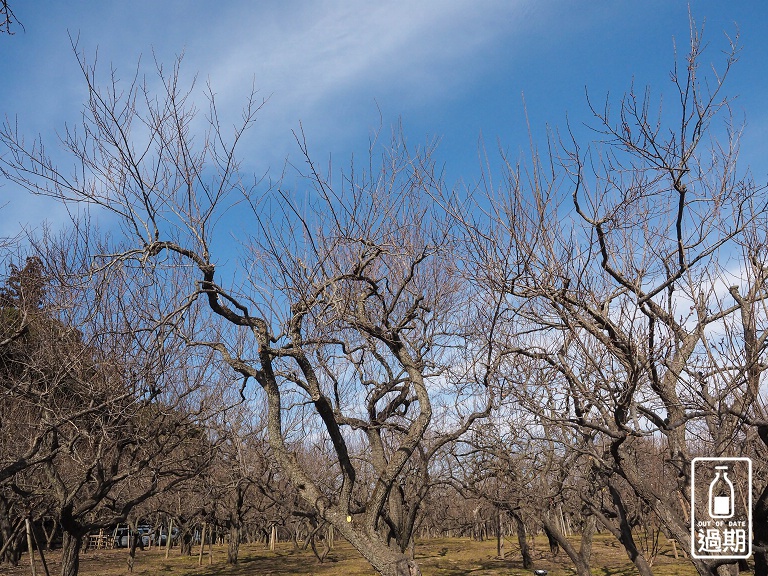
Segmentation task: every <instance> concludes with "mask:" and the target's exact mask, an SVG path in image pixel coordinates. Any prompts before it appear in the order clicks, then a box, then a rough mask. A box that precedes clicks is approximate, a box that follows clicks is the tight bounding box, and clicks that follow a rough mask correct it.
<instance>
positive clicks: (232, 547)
mask: <svg viewBox="0 0 768 576" xmlns="http://www.w3.org/2000/svg"><path fill="white" fill-rule="evenodd" d="M239 553H240V526H239V525H238V524H235V523H232V524H230V525H229V546H228V547H227V564H237V557H238V554H239Z"/></svg>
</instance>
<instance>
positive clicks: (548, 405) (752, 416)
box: [457, 26, 768, 574]
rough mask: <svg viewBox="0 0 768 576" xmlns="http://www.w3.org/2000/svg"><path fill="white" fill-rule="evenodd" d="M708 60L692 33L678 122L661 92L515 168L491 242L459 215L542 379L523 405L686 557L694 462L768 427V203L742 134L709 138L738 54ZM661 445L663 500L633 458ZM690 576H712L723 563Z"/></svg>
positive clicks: (489, 230) (732, 450)
mask: <svg viewBox="0 0 768 576" xmlns="http://www.w3.org/2000/svg"><path fill="white" fill-rule="evenodd" d="M702 50H703V44H702V41H701V37H700V34H699V33H698V31H697V30H696V28H695V26H692V34H691V51H690V53H689V54H688V55H687V56H686V57H685V58H684V59H683V61H682V62H681V65H680V66H679V67H676V68H675V69H674V70H673V73H672V81H673V87H674V90H675V94H674V95H675V98H673V99H672V105H671V106H672V107H674V113H673V111H672V109H671V108H670V107H665V108H664V109H663V110H662V109H660V108H656V106H655V104H654V102H653V98H652V97H651V94H650V90H648V91H645V92H644V93H640V94H638V93H637V92H635V90H634V88H633V89H632V90H631V91H630V92H629V93H628V94H626V95H625V97H624V98H623V99H622V100H621V102H620V104H619V106H618V111H617V112H616V113H615V115H614V111H612V109H611V107H610V105H609V103H608V102H606V104H605V105H604V106H600V107H598V106H596V105H594V104H592V103H591V102H590V106H591V109H592V111H593V113H594V117H595V120H596V123H597V127H596V128H595V130H596V133H597V134H598V138H599V141H597V142H595V143H594V144H592V145H590V146H589V147H587V148H584V147H582V146H580V145H579V144H578V142H577V141H576V139H575V138H574V139H573V140H572V141H571V142H569V143H567V144H566V145H564V146H563V147H562V148H560V149H559V150H561V152H554V144H553V148H552V149H551V154H550V155H549V156H547V155H544V154H539V153H538V152H537V151H536V150H534V151H533V152H534V158H533V160H532V164H531V165H529V166H528V167H523V166H521V165H519V164H514V163H512V162H507V171H506V175H505V186H504V190H503V191H502V192H498V191H497V190H494V189H492V188H491V187H490V186H488V188H487V191H488V194H487V200H486V201H487V202H490V206H491V214H490V218H489V223H488V225H487V226H484V227H482V228H480V227H478V226H476V225H475V224H474V222H473V221H471V220H470V218H469V217H468V216H466V215H462V214H460V213H458V211H457V214H458V217H459V218H460V221H462V222H464V223H465V224H466V225H467V228H468V229H469V230H471V232H472V234H474V236H475V238H476V239H477V240H476V241H475V242H474V244H472V245H471V247H472V249H473V252H474V255H475V262H476V265H477V268H478V270H480V271H483V272H482V273H479V274H484V275H485V276H484V277H481V281H482V282H484V283H486V284H487V285H489V286H492V287H494V288H495V289H496V290H498V291H500V292H503V293H504V294H506V295H507V296H508V302H509V307H510V309H513V310H514V311H515V315H514V318H515V319H514V322H512V323H510V324H509V327H508V332H507V334H505V335H504V338H505V340H506V342H507V343H508V351H509V353H510V354H512V355H514V356H517V357H518V358H521V359H524V361H525V362H526V363H529V362H530V363H532V364H533V366H534V367H535V369H536V370H537V371H539V373H540V374H542V377H541V378H540V379H538V380H537V382H536V383H534V384H533V385H532V386H529V387H528V388H527V389H523V390H521V392H524V395H525V398H527V400H526V402H527V405H528V406H529V407H531V408H532V409H533V410H534V413H536V414H537V415H538V417H539V418H540V419H541V422H542V423H543V424H546V423H547V422H558V423H561V424H563V425H565V426H569V427H572V428H573V429H574V430H576V431H579V434H577V435H576V436H575V438H589V439H590V442H588V443H586V442H582V441H581V440H579V442H578V443H575V444H574V443H572V444H571V446H572V449H576V450H580V451H581V452H582V453H583V454H584V456H585V457H586V456H588V457H591V458H592V461H593V462H594V463H595V464H596V465H597V466H598V468H599V470H600V476H601V477H602V478H607V479H608V482H609V485H610V484H611V483H613V481H612V480H610V479H611V478H612V475H617V476H618V477H620V479H621V482H626V485H628V486H631V488H632V490H633V491H634V492H635V494H636V495H637V496H638V497H639V498H640V499H641V500H642V501H643V502H644V503H645V505H647V506H648V507H649V508H650V509H651V510H652V511H653V513H654V514H655V515H656V516H657V517H658V518H659V519H660V521H661V522H663V524H664V526H665V527H666V529H667V530H668V531H669V533H670V534H671V536H672V537H674V538H676V539H677V540H678V541H679V542H681V543H683V544H684V546H685V547H686V548H690V546H689V545H690V532H689V523H688V519H687V516H686V514H687V510H688V508H689V507H690V504H689V495H688V492H689V486H688V484H689V481H690V478H689V470H690V462H691V458H692V457H693V456H695V455H697V454H698V453H700V451H701V450H702V449H706V450H707V452H708V453H710V454H712V455H722V454H730V455H739V454H741V453H742V450H743V449H744V446H745V444H744V442H743V440H744V437H745V434H747V435H748V432H747V428H745V425H747V424H750V423H755V424H761V423H762V422H763V420H762V418H763V416H762V414H763V409H762V408H761V406H760V404H761V401H760V399H759V393H758V388H757V386H758V381H759V375H760V374H761V373H762V371H763V370H764V364H763V363H762V361H761V360H760V358H762V357H763V356H762V355H763V354H764V350H765V337H764V334H765V332H764V331H762V332H760V331H758V332H756V331H755V325H756V324H755V323H756V322H758V323H763V320H762V319H760V320H756V317H755V315H756V314H758V311H760V312H762V310H763V308H764V302H765V299H766V295H767V294H768V293H766V286H765V282H764V279H763V277H762V275H761V274H760V273H759V270H757V269H755V268H754V266H753V265H752V264H750V262H752V261H753V260H755V259H756V258H759V257H757V254H758V253H759V251H760V250H761V249H762V248H761V243H760V242H762V241H756V239H757V238H764V237H765V236H764V234H765V228H764V220H765V214H766V212H765V209H766V206H765V201H764V198H763V197H762V188H761V187H759V186H757V185H756V184H754V182H753V181H752V180H751V178H750V177H749V174H748V173H743V172H742V173H740V172H739V170H738V169H737V163H736V162H737V157H738V151H739V148H738V135H739V133H738V129H736V128H735V127H734V124H733V121H732V118H730V117H726V120H725V122H724V130H722V131H720V129H719V127H718V125H717V124H713V121H714V120H715V118H716V117H718V115H719V114H720V115H722V114H726V115H727V113H728V110H729V108H728V100H727V99H726V98H725V97H724V96H723V93H722V89H723V88H722V87H723V82H724V80H725V78H726V76H727V74H728V71H729V70H730V68H731V66H732V64H733V63H734V62H735V60H736V55H737V47H736V45H735V44H731V45H730V46H729V50H727V51H726V55H725V63H724V66H723V68H722V69H721V70H719V71H714V72H711V73H710V74H702V72H701V69H700V64H701V62H702V59H703V55H702ZM656 110H657V112H655V111H656ZM718 135H723V136H724V137H725V141H724V142H723V143H718V141H717V140H716V136H718ZM742 247H745V248H744V250H743V252H742ZM758 261H760V260H759V259H758ZM750 270H752V272H750ZM729 286H732V288H728V287H729ZM657 436H660V437H663V438H664V441H665V447H666V451H665V454H664V457H663V465H662V467H661V470H663V474H664V478H666V480H667V483H666V484H665V485H664V486H663V487H660V486H658V485H655V484H654V483H653V482H651V481H649V480H650V479H649V478H648V475H647V473H646V468H645V466H644V465H643V463H642V461H641V460H639V459H638V458H636V455H637V453H638V450H639V449H640V448H641V447H642V445H643V440H645V439H647V438H654V437H657ZM694 436H695V437H696V438H698V439H700V443H699V445H698V446H695V445H694V444H692V443H691V441H690V438H692V437H694ZM752 436H753V437H754V434H753V435H752ZM617 494H618V493H617ZM628 552H629V550H628ZM693 563H694V565H695V566H696V568H697V570H698V571H699V573H701V574H709V573H710V571H711V570H713V569H715V567H716V565H717V564H718V563H719V562H717V561H705V560H693Z"/></svg>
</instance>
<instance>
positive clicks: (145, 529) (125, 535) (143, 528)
mask: <svg viewBox="0 0 768 576" xmlns="http://www.w3.org/2000/svg"><path fill="white" fill-rule="evenodd" d="M137 530H138V534H139V537H140V538H141V546H149V540H150V538H151V536H150V533H151V531H152V529H151V528H150V527H149V526H147V525H145V524H142V525H140V526H139V527H138V529H137ZM114 539H115V548H128V547H129V546H130V545H131V530H130V527H129V526H126V525H120V526H118V527H117V528H115V532H114Z"/></svg>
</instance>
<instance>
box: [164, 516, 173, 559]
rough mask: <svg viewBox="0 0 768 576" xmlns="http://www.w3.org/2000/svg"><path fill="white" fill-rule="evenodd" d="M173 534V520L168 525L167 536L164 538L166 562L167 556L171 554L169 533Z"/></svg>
mask: <svg viewBox="0 0 768 576" xmlns="http://www.w3.org/2000/svg"><path fill="white" fill-rule="evenodd" d="M172 532H173V518H171V521H170V522H169V523H168V534H166V536H165V559H166V560H168V554H169V553H170V552H171V533H172Z"/></svg>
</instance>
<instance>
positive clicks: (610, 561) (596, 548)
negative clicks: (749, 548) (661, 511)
mask: <svg viewBox="0 0 768 576" xmlns="http://www.w3.org/2000/svg"><path fill="white" fill-rule="evenodd" d="M206 551H207V547H206ZM197 552H198V550H197V549H196V550H195V555H193V556H191V557H190V556H187V557H182V556H180V555H179V551H178V549H174V550H172V551H171V555H170V558H169V559H168V560H166V559H165V550H164V549H157V548H154V549H151V550H144V551H141V550H137V551H136V561H135V564H134V569H133V574H135V575H137V576H153V575H160V576H163V575H174V576H193V575H194V576H246V575H248V576H296V575H313V576H337V575H339V574H342V575H344V576H374V574H375V573H374V571H373V570H371V568H370V566H369V565H368V563H367V562H366V561H365V560H364V559H363V558H361V557H360V555H359V554H358V553H357V552H356V551H355V550H354V549H352V547H351V546H349V544H347V543H345V542H338V543H337V546H336V548H335V549H334V550H333V551H332V552H331V553H330V554H329V557H328V558H327V559H326V561H325V562H324V563H323V564H320V563H319V562H318V561H317V560H316V558H315V557H314V556H313V555H312V552H311V551H296V550H294V549H293V546H292V544H290V543H285V544H280V545H279V546H278V549H277V550H276V551H275V552H270V551H269V550H265V548H264V546H262V545H243V546H241V547H240V563H239V564H238V565H237V566H228V565H227V564H226V563H225V562H226V549H225V548H224V547H223V546H214V549H213V558H212V563H211V564H210V565H209V558H208V555H207V554H204V555H203V565H202V566H198V556H197ZM505 552H506V558H505V559H504V560H499V559H497V558H496V542H495V541H494V540H489V541H485V542H475V541H473V540H470V539H467V538H437V539H432V540H425V541H420V542H418V544H417V547H416V559H417V561H418V562H419V565H420V566H421V569H422V573H423V574H424V576H464V575H471V576H523V575H525V576H530V575H531V571H530V570H523V568H522V562H521V559H520V554H519V548H518V547H517V543H516V540H515V539H512V538H508V539H506V540H505ZM533 558H534V563H535V567H536V568H544V569H547V570H549V571H550V572H549V574H550V576H570V575H571V574H574V571H573V570H572V569H571V565H570V562H569V560H568V557H567V556H566V554H565V553H564V552H562V551H561V552H560V554H559V555H558V556H556V557H552V555H551V554H550V552H549V548H548V547H547V546H546V541H545V539H544V538H537V539H536V541H535V543H534V549H533ZM127 559H128V552H127V550H125V549H118V550H96V551H91V552H87V553H85V554H83V555H82V556H81V562H80V574H82V575H83V576H118V575H120V576H123V575H126V574H128V573H129V572H128V563H127ZM46 560H48V565H49V569H50V571H51V575H52V576H53V575H54V574H58V573H59V566H60V565H59V555H58V554H57V553H56V552H50V553H48V554H47V556H46ZM37 561H38V566H37V574H38V575H41V574H44V572H43V570H42V566H40V565H39V561H40V560H39V558H38V559H37ZM592 564H593V570H592V572H593V574H594V575H595V576H630V575H633V574H636V573H637V572H636V571H635V570H634V567H633V565H632V564H631V563H630V562H629V560H628V559H627V556H626V554H625V553H624V551H623V549H622V548H621V547H620V546H619V545H618V543H616V541H615V540H614V539H613V538H611V537H609V536H607V535H597V536H596V537H595V542H594V545H593V550H592ZM653 567H654V573H655V574H656V575H657V576H689V575H690V576H694V575H695V571H694V570H693V568H692V567H691V565H690V564H689V563H688V561H687V560H686V559H684V558H682V557H681V558H680V559H679V560H675V558H674V555H673V553H672V547H671V545H669V544H665V545H664V546H663V547H662V551H661V554H659V556H657V557H656V559H655V561H654V564H653ZM30 573H31V571H30V567H29V559H28V557H27V556H26V555H25V556H24V557H23V558H22V561H21V563H20V564H19V566H18V567H17V568H9V567H7V566H0V576H22V575H24V576H27V575H29V574H30Z"/></svg>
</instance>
